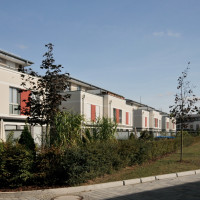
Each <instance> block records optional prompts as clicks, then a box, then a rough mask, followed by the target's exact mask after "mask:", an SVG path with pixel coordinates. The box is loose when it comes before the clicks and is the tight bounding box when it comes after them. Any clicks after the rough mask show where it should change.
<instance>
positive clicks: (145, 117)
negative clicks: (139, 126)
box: [145, 117, 147, 127]
mask: <svg viewBox="0 0 200 200" xmlns="http://www.w3.org/2000/svg"><path fill="white" fill-rule="evenodd" d="M145 127H147V117H145Z"/></svg>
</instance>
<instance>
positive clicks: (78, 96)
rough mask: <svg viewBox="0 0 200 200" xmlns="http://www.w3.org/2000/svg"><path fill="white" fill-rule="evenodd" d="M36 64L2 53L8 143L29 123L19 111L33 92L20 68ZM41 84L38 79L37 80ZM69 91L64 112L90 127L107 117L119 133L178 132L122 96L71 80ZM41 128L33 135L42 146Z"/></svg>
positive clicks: (2, 118) (0, 134)
mask: <svg viewBox="0 0 200 200" xmlns="http://www.w3.org/2000/svg"><path fill="white" fill-rule="evenodd" d="M32 64H33V62H31V61H28V60H26V59H23V58H21V57H18V56H16V55H13V54H11V53H8V52H5V51H2V50H0V94H1V96H0V139H1V140H4V141H5V140H6V137H7V135H8V133H10V132H11V131H13V132H14V136H15V137H19V135H20V134H21V131H22V130H23V128H24V125H25V123H26V118H27V116H25V115H23V112H21V110H19V109H18V107H19V106H20V107H21V109H23V107H25V102H23V100H24V99H28V95H29V94H30V91H23V92H21V93H19V90H23V87H22V86H21V82H22V78H21V72H19V71H18V69H19V68H20V67H26V66H30V65H32ZM35 80H36V81H37V78H36V77H35ZM69 85H70V87H69V89H68V90H66V91H63V94H66V93H67V94H70V95H71V97H70V98H69V99H67V101H63V102H62V105H61V108H62V109H64V110H67V111H70V112H75V113H78V114H81V115H84V117H85V119H86V123H87V124H88V125H91V124H92V123H93V122H95V121H96V120H97V119H98V118H102V117H106V118H110V119H111V120H115V121H116V122H117V124H118V126H117V130H118V131H128V132H135V131H137V132H141V131H144V130H147V131H153V132H156V133H159V132H161V131H167V132H175V131H176V126H175V125H174V124H172V121H171V120H170V119H169V116H168V114H167V113H163V112H162V111H159V110H156V109H154V108H152V107H149V106H147V105H145V104H141V103H139V102H136V101H133V100H130V99H125V98H124V97H123V96H122V95H119V94H116V93H114V92H111V91H108V90H106V89H103V88H100V87H98V86H95V85H92V84H90V83H86V82H84V81H81V80H78V79H76V78H72V77H70V79H69ZM41 132H42V131H41V127H40V126H34V127H31V134H32V136H33V138H34V139H35V141H36V142H37V143H40V139H41V138H40V137H41Z"/></svg>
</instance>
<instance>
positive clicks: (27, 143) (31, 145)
mask: <svg viewBox="0 0 200 200" xmlns="http://www.w3.org/2000/svg"><path fill="white" fill-rule="evenodd" d="M18 142H19V144H21V145H23V146H24V148H26V149H27V150H29V151H31V152H33V153H34V152H35V142H34V139H33V137H32V135H31V133H30V131H29V130H28V126H27V125H26V126H24V130H23V131H22V134H21V135H20V138H19V141H18Z"/></svg>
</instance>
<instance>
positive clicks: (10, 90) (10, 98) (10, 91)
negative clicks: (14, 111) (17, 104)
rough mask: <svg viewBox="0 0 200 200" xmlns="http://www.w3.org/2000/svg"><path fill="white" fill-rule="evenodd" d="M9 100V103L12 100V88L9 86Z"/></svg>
mask: <svg viewBox="0 0 200 200" xmlns="http://www.w3.org/2000/svg"><path fill="white" fill-rule="evenodd" d="M9 102H10V103H12V102H13V91H12V88H9Z"/></svg>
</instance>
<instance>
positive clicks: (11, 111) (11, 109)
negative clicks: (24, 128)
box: [9, 104, 13, 114]
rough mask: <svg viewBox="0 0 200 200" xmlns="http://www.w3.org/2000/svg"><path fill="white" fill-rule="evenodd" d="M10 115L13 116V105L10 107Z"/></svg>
mask: <svg viewBox="0 0 200 200" xmlns="http://www.w3.org/2000/svg"><path fill="white" fill-rule="evenodd" d="M9 113H10V114H13V105H11V104H10V105H9Z"/></svg>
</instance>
